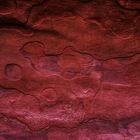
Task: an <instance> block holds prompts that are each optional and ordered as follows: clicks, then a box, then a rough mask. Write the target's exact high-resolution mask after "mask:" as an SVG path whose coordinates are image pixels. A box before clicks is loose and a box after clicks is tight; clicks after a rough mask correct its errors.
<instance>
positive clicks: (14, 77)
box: [4, 64, 22, 81]
mask: <svg viewBox="0 0 140 140" xmlns="http://www.w3.org/2000/svg"><path fill="white" fill-rule="evenodd" d="M4 72H5V76H6V78H7V79H8V80H9V81H19V80H21V78H22V68H21V66H20V65H18V64H7V65H6V66H5V71H4Z"/></svg>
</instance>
